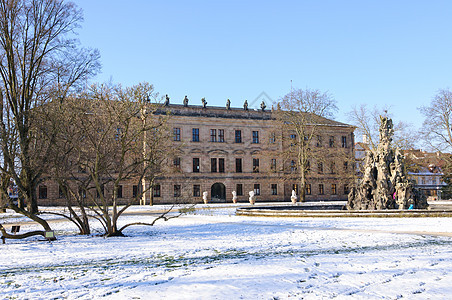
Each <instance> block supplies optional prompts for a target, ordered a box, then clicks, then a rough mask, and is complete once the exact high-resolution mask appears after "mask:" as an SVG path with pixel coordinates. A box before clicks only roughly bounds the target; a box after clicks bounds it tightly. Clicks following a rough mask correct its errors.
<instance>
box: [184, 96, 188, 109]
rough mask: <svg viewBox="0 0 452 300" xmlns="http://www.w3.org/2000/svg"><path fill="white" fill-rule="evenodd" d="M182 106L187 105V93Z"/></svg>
mask: <svg viewBox="0 0 452 300" xmlns="http://www.w3.org/2000/svg"><path fill="white" fill-rule="evenodd" d="M184 106H185V107H187V106H188V97H187V95H185V98H184Z"/></svg>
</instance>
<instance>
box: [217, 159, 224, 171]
mask: <svg viewBox="0 0 452 300" xmlns="http://www.w3.org/2000/svg"><path fill="white" fill-rule="evenodd" d="M218 172H220V173H224V158H219V159H218Z"/></svg>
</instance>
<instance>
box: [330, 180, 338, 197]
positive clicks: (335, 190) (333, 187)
mask: <svg viewBox="0 0 452 300" xmlns="http://www.w3.org/2000/svg"><path fill="white" fill-rule="evenodd" d="M331 195H337V187H336V184H335V183H333V184H331Z"/></svg>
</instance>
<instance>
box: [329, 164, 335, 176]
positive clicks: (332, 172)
mask: <svg viewBox="0 0 452 300" xmlns="http://www.w3.org/2000/svg"><path fill="white" fill-rule="evenodd" d="M330 171H331V174H334V173H336V163H335V162H332V163H331V165H330Z"/></svg>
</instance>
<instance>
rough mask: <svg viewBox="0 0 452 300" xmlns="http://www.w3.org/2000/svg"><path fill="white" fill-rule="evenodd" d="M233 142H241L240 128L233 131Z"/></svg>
mask: <svg viewBox="0 0 452 300" xmlns="http://www.w3.org/2000/svg"><path fill="white" fill-rule="evenodd" d="M235 142H236V143H241V142H242V131H241V130H236V131H235Z"/></svg>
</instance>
